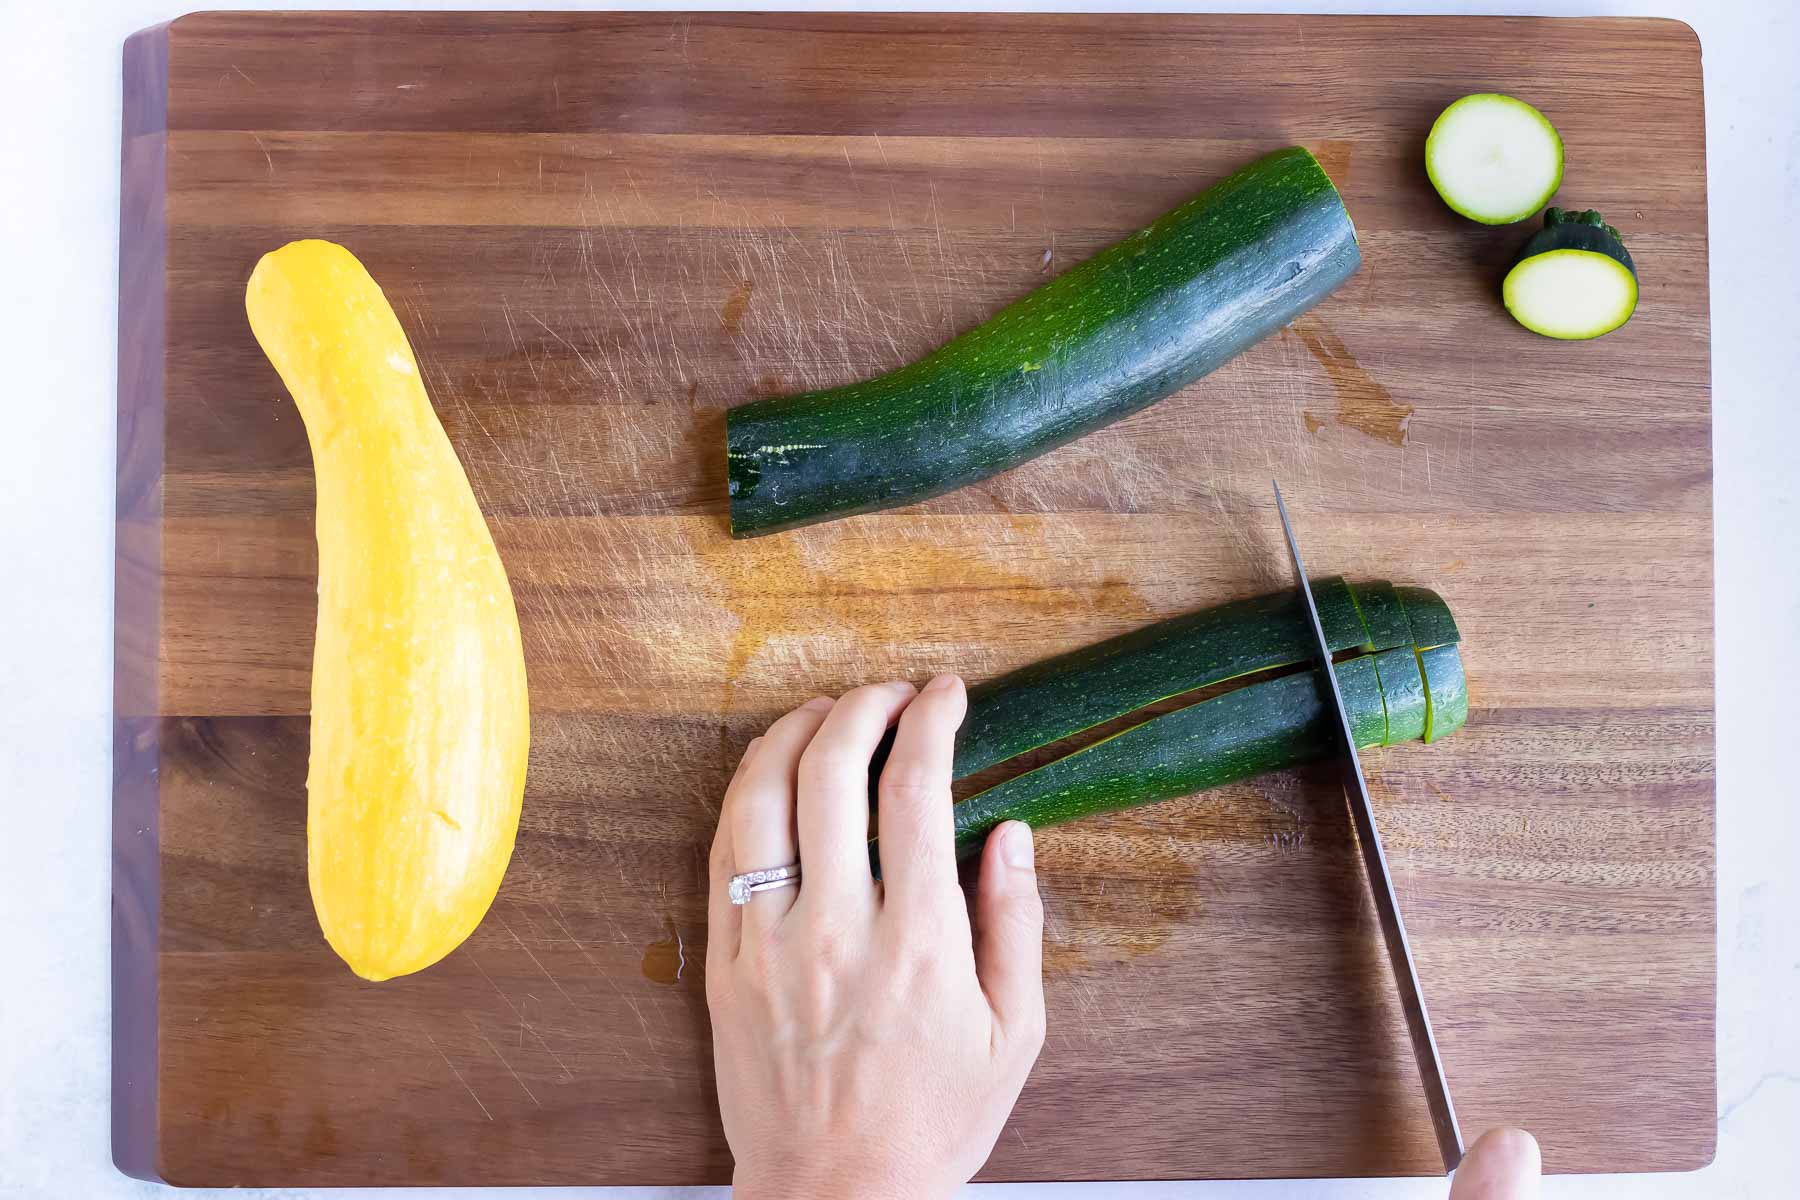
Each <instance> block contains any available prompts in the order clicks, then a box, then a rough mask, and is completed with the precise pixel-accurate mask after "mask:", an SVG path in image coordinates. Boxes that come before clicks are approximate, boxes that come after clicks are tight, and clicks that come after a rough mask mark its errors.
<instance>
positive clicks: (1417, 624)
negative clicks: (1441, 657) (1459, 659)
mask: <svg viewBox="0 0 1800 1200" xmlns="http://www.w3.org/2000/svg"><path fill="white" fill-rule="evenodd" d="M1394 593H1395V595H1396V596H1398V598H1399V600H1400V607H1401V608H1402V610H1404V612H1405V614H1406V623H1407V628H1408V630H1409V631H1410V633H1411V638H1410V640H1411V642H1412V644H1413V645H1414V646H1415V647H1417V648H1419V649H1430V648H1431V647H1432V646H1454V645H1455V644H1456V643H1458V642H1460V641H1462V631H1461V630H1460V629H1458V628H1457V627H1456V618H1454V617H1452V616H1451V615H1450V606H1449V605H1448V604H1445V603H1444V599H1443V597H1442V596H1439V595H1438V594H1437V593H1436V592H1434V591H1432V590H1431V589H1430V588H1415V587H1404V588H1395V589H1394ZM1383 648H1384V649H1385V647H1383Z"/></svg>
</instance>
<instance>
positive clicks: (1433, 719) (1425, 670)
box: [1419, 646, 1469, 742]
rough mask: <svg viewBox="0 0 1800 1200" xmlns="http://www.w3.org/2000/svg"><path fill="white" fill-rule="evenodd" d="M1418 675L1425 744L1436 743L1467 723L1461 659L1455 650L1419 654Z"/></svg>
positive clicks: (1441, 648)
mask: <svg viewBox="0 0 1800 1200" xmlns="http://www.w3.org/2000/svg"><path fill="white" fill-rule="evenodd" d="M1419 671H1420V673H1421V674H1422V675H1423V676H1424V677H1425V740H1426V741H1427V742H1435V741H1439V740H1441V739H1443V738H1447V737H1449V736H1450V735H1451V734H1453V733H1455V732H1456V731H1457V730H1459V729H1461V728H1462V727H1463V725H1464V724H1465V723H1466V722H1467V721H1468V719H1469V686H1468V681H1467V680H1466V679H1465V677H1464V675H1463V665H1462V655H1460V654H1458V653H1457V652H1456V647H1455V646H1433V647H1431V648H1430V649H1427V650H1421V651H1419Z"/></svg>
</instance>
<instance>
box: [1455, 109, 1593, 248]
mask: <svg viewBox="0 0 1800 1200" xmlns="http://www.w3.org/2000/svg"><path fill="white" fill-rule="evenodd" d="M1562 172H1563V144H1562V137H1561V136H1560V135H1558V133H1557V132H1556V126H1554V125H1552V124H1550V122H1549V121H1548V120H1547V119H1545V117H1544V114H1543V113H1541V112H1539V111H1538V110H1537V109H1535V108H1533V107H1531V105H1529V104H1527V103H1525V102H1524V101H1523V100H1516V99H1514V98H1513V97H1511V96H1502V95H1499V94H1498V93H1494V92H1481V93H1477V94H1476V95H1473V96H1464V97H1463V98H1462V99H1461V100H1458V101H1456V102H1455V103H1454V104H1452V105H1451V106H1450V107H1449V108H1446V109H1445V110H1444V111H1443V112H1441V113H1439V114H1438V119H1437V120H1436V121H1435V122H1434V123H1433V124H1432V126H1431V134H1430V136H1429V137H1427V138H1426V139H1425V173H1426V174H1427V175H1429V176H1430V177H1431V186H1432V187H1434V188H1436V189H1437V193H1438V195H1439V196H1442V197H1443V198H1444V203H1445V204H1448V205H1449V206H1450V207H1451V208H1452V209H1455V210H1456V211H1457V212H1459V213H1461V214H1462V215H1463V216H1465V217H1468V218H1469V219H1470V220H1471V221H1480V222H1481V223H1482V224H1483V225H1510V224H1511V223H1512V222H1514V221H1523V220H1524V219H1525V218H1526V217H1529V216H1531V215H1532V214H1533V213H1535V212H1537V211H1538V210H1539V209H1541V208H1542V207H1543V206H1544V205H1545V204H1547V203H1548V202H1549V200H1550V197H1551V196H1554V195H1555V194H1556V188H1557V185H1559V184H1560V183H1562Z"/></svg>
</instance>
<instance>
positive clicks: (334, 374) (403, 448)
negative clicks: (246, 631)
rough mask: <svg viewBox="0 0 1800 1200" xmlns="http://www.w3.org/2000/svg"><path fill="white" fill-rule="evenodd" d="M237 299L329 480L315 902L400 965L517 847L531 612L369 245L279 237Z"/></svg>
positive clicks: (343, 932)
mask: <svg viewBox="0 0 1800 1200" xmlns="http://www.w3.org/2000/svg"><path fill="white" fill-rule="evenodd" d="M245 307H246V309H247V310H248V312H249V315H250V327H251V329H253V330H254V331H255V333H256V340H257V341H258V342H260V343H261V344H262V348H263V352H264V353H265V354H267V355H268V356H269V361H270V362H272V363H274V364H275V369H276V370H277V371H279V372H280V373H281V378H282V381H283V382H284V383H286V384H287V387H288V391H289V392H291V393H292V394H293V397H294V403H295V404H296V405H297V406H298V408H299V410H300V416H301V418H302V420H304V421H305V423H306V436H307V439H308V440H309V441H310V442H311V443H312V454H313V472H314V476H315V478H316V479H317V485H318V537H319V627H318V635H317V639H316V641H315V642H314V645H313V674H312V760H311V763H310V764H309V769H308V773H307V781H306V789H307V811H306V857H307V874H308V877H309V879H310V881H311V885H312V898H313V907H314V909H315V910H317V912H318V915H319V925H320V927H321V928H322V929H323V930H324V931H325V940H326V941H328V942H329V943H331V948H332V949H333V950H336V951H337V952H338V954H339V955H340V956H341V957H342V958H343V960H344V961H345V962H347V963H349V964H350V969H351V970H353V971H355V972H356V973H357V974H358V975H360V976H362V977H363V978H365V979H374V980H380V979H391V978H393V977H394V976H396V975H405V974H407V973H409V972H412V971H417V970H420V969H422V968H424V967H428V966H430V965H431V964H432V963H434V962H436V961H437V960H438V959H440V958H442V957H444V955H446V954H448V953H450V951H452V950H454V949H455V948H456V947H457V946H458V945H459V944H460V943H461V942H462V941H463V939H464V938H466V937H468V936H469V934H470V933H471V932H473V931H474V929H475V926H476V925H478V924H480V922H481V918H482V917H483V916H484V915H485V914H486V913H487V910H488V907H489V905H491V904H492V903H493V900H494V894H495V893H496V892H497V891H498V890H499V888H500V879H501V876H503V875H504V874H505V873H506V864H507V861H508V860H509V859H510V858H511V857H512V849H513V839H514V837H515V835H516V834H517V832H518V827H519V803H520V799H521V797H522V796H523V793H524V788H525V757H526V750H527V747H528V746H529V743H530V727H529V714H528V711H527V705H526V696H525V657H524V653H523V651H522V649H521V647H520V642H519V619H518V615H517V613H516V612H515V611H514V609H513V599H512V589H511V587H510V586H509V585H508V583H507V580H506V571H505V569H504V568H503V567H502V566H501V564H500V556H499V554H498V553H497V552H496V551H495V549H494V539H493V538H492V536H491V535H490V534H489V533H488V528H487V523H486V522H485V521H483V520H482V517H481V509H480V507H479V506H478V505H477V504H476V502H475V494H474V492H473V491H471V490H470V488H469V480H468V477H467V476H466V475H465V474H463V469H462V464H461V463H460V462H458V461H457V458H456V452H455V450H453V449H452V448H451V446H450V439H449V438H448V437H446V436H445V434H444V429H443V426H442V425H440V424H438V419H437V414H436V413H434V412H433V411H432V408H431V401H430V399H429V398H428V397H427V396H426V395H425V386H424V383H423V382H422V381H421V380H420V378H419V367H418V364H417V362H415V361H414V359H413V353H412V347H411V346H410V345H409V344H408V343H407V340H406V333H405V331H403V330H402V329H401V328H400V322H399V321H398V320H397V319H396V318H395V316H394V310H393V308H392V307H390V306H389V304H388V302H387V298H386V297H385V296H383V295H382V293H381V289H380V288H379V287H377V286H376V284H375V281H374V280H373V279H371V278H370V277H369V273H368V272H367V271H366V270H364V269H363V265H362V264H361V263H360V262H358V261H357V260H356V257H355V256H354V255H352V254H351V253H350V252H349V251H348V250H346V249H344V248H343V247H342V246H338V245H334V244H333V243H331V242H321V241H305V242H293V243H290V244H289V245H286V246H283V247H282V248H281V249H279V250H276V251H274V252H273V253H271V254H267V255H265V256H263V259H262V261H261V262H259V263H258V264H257V265H256V270H255V272H254V273H253V274H252V275H251V276H250V285H249V288H248V291H247V294H246V296H245Z"/></svg>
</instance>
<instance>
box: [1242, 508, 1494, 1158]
mask: <svg viewBox="0 0 1800 1200" xmlns="http://www.w3.org/2000/svg"><path fill="white" fill-rule="evenodd" d="M1275 507H1276V509H1277V510H1278V511H1279V512H1280V513H1281V531H1282V533H1284V534H1285V535H1287V544H1288V554H1289V555H1290V556H1291V557H1292V559H1293V562H1294V575H1295V576H1296V578H1298V580H1299V586H1300V598H1301V600H1302V602H1303V603H1304V604H1305V605H1306V613H1307V617H1308V620H1309V621H1310V622H1311V626H1310V627H1311V629H1312V634H1313V650H1314V654H1315V655H1316V657H1317V660H1318V662H1319V666H1320V669H1321V670H1322V671H1323V672H1324V674H1325V680H1326V683H1327V685H1328V686H1329V687H1330V689H1331V703H1332V707H1333V708H1334V709H1335V710H1336V712H1337V720H1336V722H1335V728H1336V730H1337V738H1338V740H1339V741H1340V742H1342V744H1343V748H1344V758H1343V762H1344V794H1345V796H1346V798H1347V799H1348V800H1349V803H1350V817H1351V820H1352V821H1354V822H1355V824H1356V840H1357V842H1358V844H1359V845H1360V846H1361V847H1362V858H1363V866H1364V867H1365V868H1366V869H1367V870H1368V873H1369V886H1370V888H1371V889H1372V890H1373V891H1374V894H1375V911H1376V913H1377V915H1378V916H1379V917H1380V919H1381V937H1382V940H1383V941H1384V942H1386V943H1387V952H1388V961H1389V962H1390V963H1391V964H1392V965H1393V968H1394V982H1395V984H1396V985H1398V987H1399V990H1400V1004H1401V1007H1402V1008H1404V1009H1405V1011H1406V1028H1407V1032H1408V1033H1409V1034H1410V1035H1411V1037H1412V1046H1413V1058H1414V1059H1416V1060H1417V1061H1418V1064H1419V1078H1420V1080H1421V1081H1423V1083H1424V1084H1425V1103H1426V1104H1427V1106H1429V1108H1430V1109H1431V1124H1432V1126H1433V1128H1434V1129H1436V1131H1437V1142H1438V1152H1439V1153H1440V1154H1442V1155H1443V1158H1444V1171H1445V1172H1446V1173H1448V1172H1451V1171H1454V1170H1456V1165H1457V1164H1458V1163H1460V1162H1461V1161H1462V1156H1463V1139H1462V1128H1461V1126H1459V1125H1458V1124H1457V1123H1456V1106H1455V1105H1454V1104H1452V1103H1451V1102H1450V1082H1449V1080H1447V1079H1445V1078H1444V1063H1443V1060H1442V1059H1440V1058H1439V1057H1438V1048H1437V1038H1435V1037H1434V1036H1432V1032H1431V1018H1430V1016H1429V1015H1428V1014H1427V1013H1426V1011H1425V995H1424V993H1423V992H1422V991H1421V990H1420V988H1419V972H1418V968H1417V967H1416V966H1414V964H1413V955H1412V944H1411V943H1410V942H1408V941H1407V940H1406V923H1405V922H1404V921H1402V920H1401V919H1400V903H1399V900H1398V899H1397V898H1396V897H1395V895H1394V883H1393V880H1392V879H1391V878H1390V877H1389V875H1388V865H1387V854H1386V853H1385V852H1384V851H1383V850H1382V848H1381V834H1380V832H1379V831H1378V830H1377V829H1376V828H1375V810H1374V809H1373V808H1372V807H1371V806H1370V804H1369V785H1368V782H1367V781H1366V780H1365V779H1364V778H1363V771H1362V760H1361V759H1360V758H1358V757H1357V754H1356V738H1355V736H1354V735H1353V734H1352V733H1351V731H1350V714H1349V713H1348V712H1347V711H1345V709H1344V693H1343V690H1342V689H1341V688H1339V687H1338V681H1337V673H1336V672H1335V671H1333V670H1332V669H1331V647H1330V644H1329V643H1327V642H1326V640H1325V627H1324V626H1323V625H1321V624H1320V623H1319V606H1318V605H1317V604H1316V603H1315V602H1314V601H1313V594H1312V585H1311V582H1310V581H1309V580H1308V579H1307V575H1306V564H1305V563H1304V562H1303V561H1302V560H1301V558H1300V546H1299V544H1298V543H1296V542H1295V541H1294V527H1293V525H1292V524H1290V523H1289V521H1288V512H1287V505H1286V504H1285V503H1283V502H1282V499H1281V486H1280V485H1279V484H1277V485H1276V486H1275Z"/></svg>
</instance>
